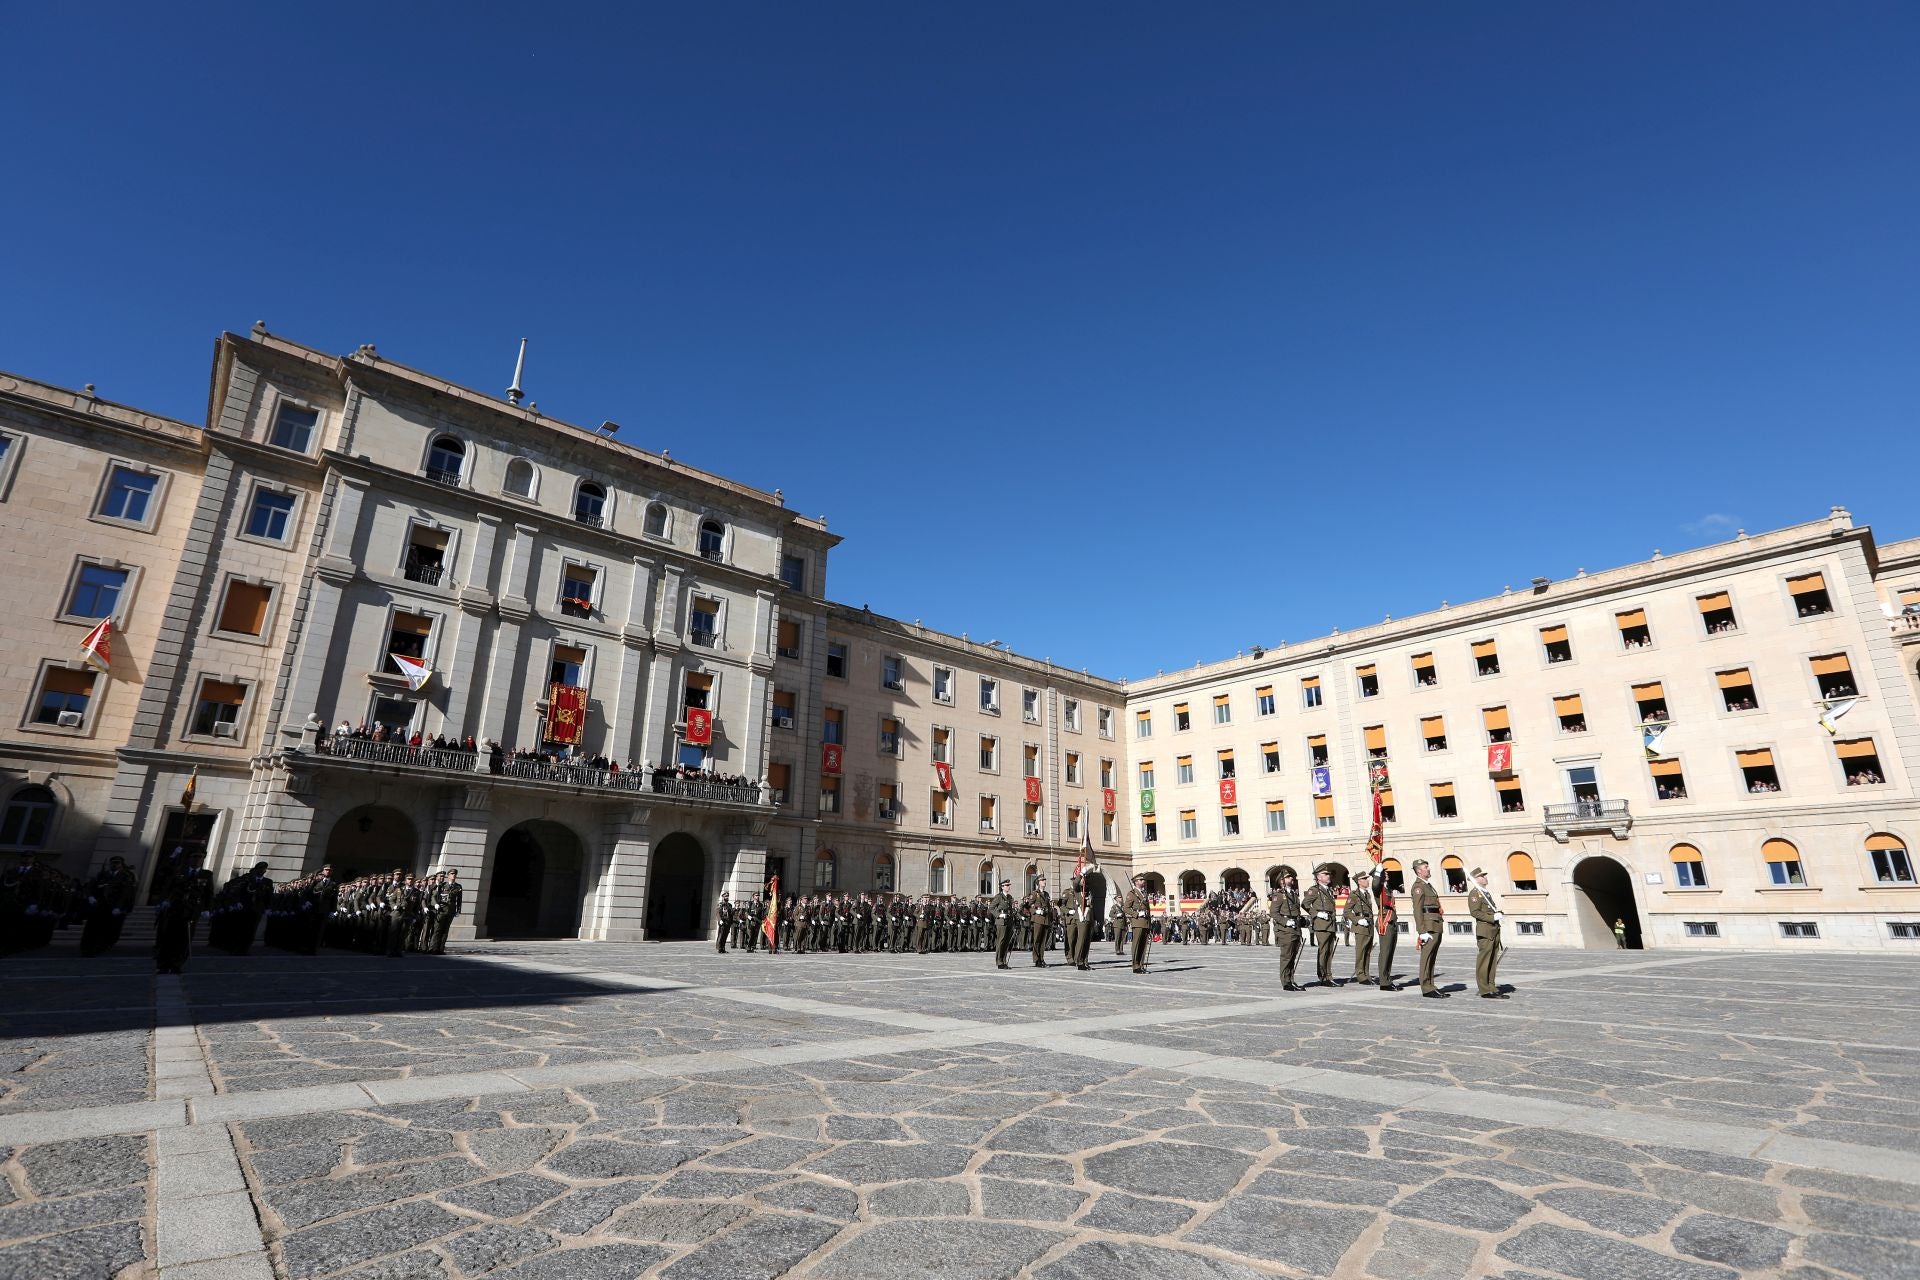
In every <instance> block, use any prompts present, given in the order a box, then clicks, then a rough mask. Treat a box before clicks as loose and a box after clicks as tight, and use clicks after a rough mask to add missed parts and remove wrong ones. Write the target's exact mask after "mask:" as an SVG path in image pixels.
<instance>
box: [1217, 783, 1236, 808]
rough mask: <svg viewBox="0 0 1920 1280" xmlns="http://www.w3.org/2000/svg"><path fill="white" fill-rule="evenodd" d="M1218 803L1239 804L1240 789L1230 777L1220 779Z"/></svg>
mask: <svg viewBox="0 0 1920 1280" xmlns="http://www.w3.org/2000/svg"><path fill="white" fill-rule="evenodd" d="M1220 803H1221V804H1239V803H1240V789H1239V788H1238V787H1236V786H1235V785H1234V784H1233V779H1232V778H1222V779H1220Z"/></svg>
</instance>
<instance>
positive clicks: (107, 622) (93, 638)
mask: <svg viewBox="0 0 1920 1280" xmlns="http://www.w3.org/2000/svg"><path fill="white" fill-rule="evenodd" d="M80 658H81V660H82V661H83V662H85V663H86V664H87V665H88V666H90V667H92V668H93V669H94V670H95V671H98V672H99V673H100V674H101V675H103V676H104V675H108V674H110V673H109V672H108V670H107V668H108V667H110V666H112V665H113V619H112V618H102V619H100V622H99V624H98V625H97V626H95V627H94V629H93V630H91V631H89V632H87V634H86V635H84V636H82V637H81V639H80Z"/></svg>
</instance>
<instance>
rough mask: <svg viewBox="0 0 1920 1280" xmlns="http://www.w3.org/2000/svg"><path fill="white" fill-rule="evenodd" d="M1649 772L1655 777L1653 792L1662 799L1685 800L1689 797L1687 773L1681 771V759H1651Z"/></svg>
mask: <svg viewBox="0 0 1920 1280" xmlns="http://www.w3.org/2000/svg"><path fill="white" fill-rule="evenodd" d="M1647 772H1648V773H1649V774H1651V775H1652V777H1653V794H1654V796H1655V797H1656V798H1657V799H1661V800H1685V799H1686V798H1687V779H1686V775H1685V774H1683V773H1682V772H1681V771H1680V761H1679V760H1677V759H1674V760H1649V761H1648V762H1647Z"/></svg>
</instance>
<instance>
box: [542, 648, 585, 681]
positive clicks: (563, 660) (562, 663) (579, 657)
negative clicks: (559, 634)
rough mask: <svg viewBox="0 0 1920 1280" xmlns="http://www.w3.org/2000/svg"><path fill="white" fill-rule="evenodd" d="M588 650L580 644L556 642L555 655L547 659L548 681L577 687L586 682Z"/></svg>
mask: <svg viewBox="0 0 1920 1280" xmlns="http://www.w3.org/2000/svg"><path fill="white" fill-rule="evenodd" d="M586 672H587V651H586V650H585V649H583V648H581V647H580V646H579V645H574V644H561V643H560V642H558V641H555V642H554V646H553V656H552V657H551V658H549V659H548V660H547V683H548V684H549V685H556V684H564V685H570V686H573V687H575V688H579V687H582V686H584V685H585V684H586Z"/></svg>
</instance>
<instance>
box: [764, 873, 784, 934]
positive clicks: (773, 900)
mask: <svg viewBox="0 0 1920 1280" xmlns="http://www.w3.org/2000/svg"><path fill="white" fill-rule="evenodd" d="M760 932H761V933H763V934H765V935H766V939H767V950H768V951H769V952H771V951H774V950H776V949H777V947H776V945H775V944H777V943H778V942H779V940H780V877H779V875H777V874H776V875H775V876H774V877H773V879H771V880H769V881H767V918H766V919H765V920H762V921H761V922H760Z"/></svg>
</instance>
